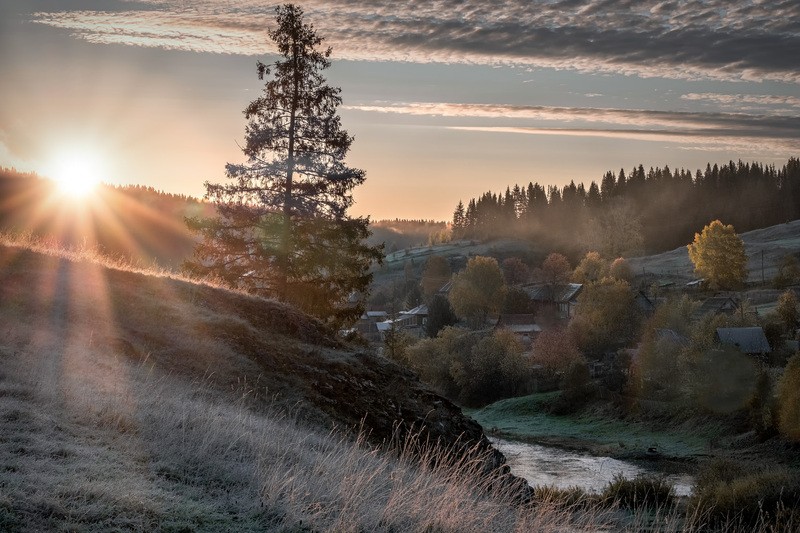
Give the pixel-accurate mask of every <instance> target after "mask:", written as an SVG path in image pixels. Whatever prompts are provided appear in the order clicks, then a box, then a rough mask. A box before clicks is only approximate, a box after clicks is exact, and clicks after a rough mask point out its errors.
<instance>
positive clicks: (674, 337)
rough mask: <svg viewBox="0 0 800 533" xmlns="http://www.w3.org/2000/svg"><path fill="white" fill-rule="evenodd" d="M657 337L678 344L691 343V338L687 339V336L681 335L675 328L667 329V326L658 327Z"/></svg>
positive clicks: (686, 344) (685, 344)
mask: <svg viewBox="0 0 800 533" xmlns="http://www.w3.org/2000/svg"><path fill="white" fill-rule="evenodd" d="M656 339H658V340H659V341H666V342H671V343H673V344H677V345H678V346H688V345H689V339H687V338H686V337H685V336H683V335H681V334H680V333H678V332H677V331H675V330H674V329H666V328H662V329H657V330H656Z"/></svg>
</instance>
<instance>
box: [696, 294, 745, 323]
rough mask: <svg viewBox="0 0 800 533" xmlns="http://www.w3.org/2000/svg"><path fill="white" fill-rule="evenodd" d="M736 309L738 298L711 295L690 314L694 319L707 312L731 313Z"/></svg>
mask: <svg viewBox="0 0 800 533" xmlns="http://www.w3.org/2000/svg"><path fill="white" fill-rule="evenodd" d="M738 310H739V300H738V299H737V298H734V297H732V296H713V297H711V298H707V299H706V300H704V301H703V303H701V304H700V307H698V308H697V310H696V311H695V312H694V314H693V315H692V316H693V318H694V319H695V320H699V319H701V318H703V317H704V316H706V315H708V314H714V315H722V314H725V315H732V314H734V313H735V312H736V311H738Z"/></svg>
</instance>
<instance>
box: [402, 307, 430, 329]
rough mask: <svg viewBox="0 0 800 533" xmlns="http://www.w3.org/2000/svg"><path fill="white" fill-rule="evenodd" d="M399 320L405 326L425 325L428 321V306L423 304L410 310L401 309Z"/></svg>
mask: <svg viewBox="0 0 800 533" xmlns="http://www.w3.org/2000/svg"><path fill="white" fill-rule="evenodd" d="M397 320H398V321H399V322H400V323H401V324H402V325H403V326H404V327H415V326H417V327H423V326H425V323H426V322H427V321H428V306H427V305H425V304H422V305H418V306H417V307H415V308H414V309H409V310H408V311H400V314H399V316H398V317H397Z"/></svg>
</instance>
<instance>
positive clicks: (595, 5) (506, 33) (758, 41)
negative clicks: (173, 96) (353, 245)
mask: <svg viewBox="0 0 800 533" xmlns="http://www.w3.org/2000/svg"><path fill="white" fill-rule="evenodd" d="M149 3H150V4H151V5H150V6H147V7H148V9H143V10H134V9H130V10H126V11H121V12H106V11H61V12H54V13H37V14H35V15H34V17H33V20H34V21H35V22H37V23H41V24H47V25H51V26H56V27H60V28H67V29H69V30H71V31H72V32H73V33H74V35H75V36H77V37H80V38H82V39H86V40H88V41H91V42H103V43H125V44H131V45H140V46H157V47H163V48H180V49H187V50H195V51H203V52H222V53H237V54H260V53H264V52H266V51H268V50H269V44H268V43H267V40H266V33H265V24H269V22H270V19H271V16H272V10H273V6H265V5H264V4H263V3H261V2H257V1H255V0H243V1H235V2H234V1H212V0H200V1H197V2H192V3H190V4H187V3H186V2H184V1H183V0H159V1H151V2H149ZM139 4H141V2H140V3H139ZM187 6H188V7H187ZM304 6H305V7H306V9H307V12H308V14H309V18H310V19H311V20H312V21H313V22H314V23H315V24H316V25H317V26H318V27H319V28H320V29H321V30H322V33H323V34H324V35H326V36H328V39H329V42H330V43H331V44H332V45H334V47H335V50H336V54H337V57H340V58H350V59H363V60H399V61H412V62H457V63H480V64H496V63H507V64H518V65H527V66H531V67H553V68H560V69H574V70H579V71H591V72H598V71H599V72H614V73H623V74H633V75H639V76H645V77H648V76H659V77H674V78H684V79H685V78H691V79H694V78H716V79H725V80H784V81H790V82H794V83H800V54H798V53H796V51H797V50H800V23H798V21H800V3H798V2H797V1H796V0H774V1H770V2H765V1H751V0H686V1H681V2H675V1H656V0H636V1H634V0H538V1H528V0H499V1H497V2H491V3H488V2H483V1H481V0H439V1H437V2H421V1H412V2H394V1H389V0H355V1H351V0H310V1H309V2H306V3H305V4H304Z"/></svg>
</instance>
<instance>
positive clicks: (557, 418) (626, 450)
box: [465, 392, 725, 469]
mask: <svg viewBox="0 0 800 533" xmlns="http://www.w3.org/2000/svg"><path fill="white" fill-rule="evenodd" d="M557 394H558V393H557V392H555V393H540V394H534V395H530V396H523V397H519V398H510V399H507V400H502V401H499V402H496V403H493V404H491V405H488V406H486V407H483V408H481V409H475V410H466V411H465V413H466V414H467V415H469V416H471V417H472V418H474V419H475V420H476V421H477V422H478V423H480V424H481V425H482V426H483V427H484V429H485V431H486V432H487V434H489V435H492V436H495V437H501V438H504V439H507V440H514V441H519V442H526V443H531V444H538V445H543V446H549V447H555V448H561V449H564V450H570V451H575V452H583V453H588V454H591V455H596V456H607V457H611V458H615V459H620V460H632V461H653V460H654V459H657V460H658V462H659V463H663V464H664V466H668V467H670V469H674V468H678V467H680V465H682V464H683V465H685V464H686V463H694V462H696V461H698V460H700V459H704V458H706V457H709V456H710V455H714V454H716V452H717V451H718V447H719V443H720V442H721V439H722V438H723V437H724V435H725V431H724V429H725V428H724V427H723V425H722V424H721V423H714V422H713V421H704V423H703V424H698V423H696V422H693V423H690V422H686V421H683V422H679V423H674V424H673V423H670V424H669V425H666V424H665V425H662V426H660V427H659V425H658V424H656V423H652V422H645V421H638V420H634V419H620V418H614V417H610V416H608V413H606V412H603V411H602V409H595V410H593V409H587V410H583V411H581V412H580V413H578V414H575V415H565V416H562V415H553V414H551V413H550V412H549V411H548V408H547V406H548V404H549V402H551V401H552V400H553V398H555V396H556V395H557Z"/></svg>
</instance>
